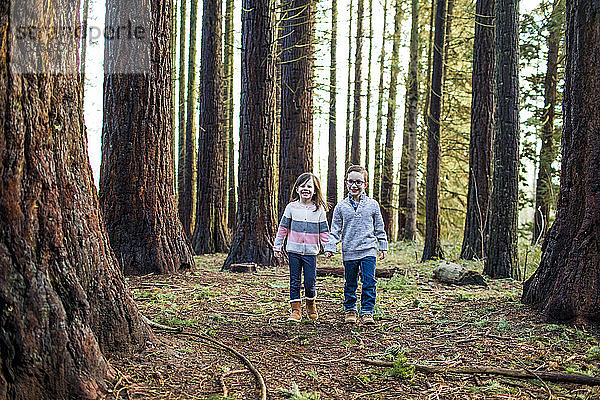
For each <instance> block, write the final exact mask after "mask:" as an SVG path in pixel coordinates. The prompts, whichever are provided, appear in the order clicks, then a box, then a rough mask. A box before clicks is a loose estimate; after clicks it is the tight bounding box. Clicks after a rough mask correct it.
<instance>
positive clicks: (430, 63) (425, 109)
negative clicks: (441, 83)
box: [423, 0, 436, 116]
mask: <svg viewBox="0 0 600 400" xmlns="http://www.w3.org/2000/svg"><path fill="white" fill-rule="evenodd" d="M435 5H436V0H431V7H430V9H429V39H428V41H427V80H426V82H427V90H426V91H425V101H424V102H423V115H424V116H425V115H427V116H428V115H429V107H430V106H431V102H430V100H431V99H430V95H431V69H432V66H433V31H434V28H435V25H434V24H433V22H434V19H435Z"/></svg>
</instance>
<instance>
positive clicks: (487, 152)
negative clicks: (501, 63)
mask: <svg viewBox="0 0 600 400" xmlns="http://www.w3.org/2000/svg"><path fill="white" fill-rule="evenodd" d="M494 7H495V0H477V3H476V6H475V14H476V15H475V40H474V42H473V79H472V87H473V94H472V97H471V138H470V140H469V185H468V189H467V213H466V216H465V230H464V235H463V243H462V249H461V252H460V258H461V259H464V260H472V259H483V257H484V254H485V247H484V246H485V240H486V237H487V227H486V223H487V220H488V218H489V215H488V205H489V201H490V180H491V160H492V137H493V136H494V107H495V104H494V90H495V88H494V83H495V77H496V76H495V70H496V60H495V51H494V43H495V31H494Z"/></svg>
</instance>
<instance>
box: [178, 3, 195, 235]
mask: <svg viewBox="0 0 600 400" xmlns="http://www.w3.org/2000/svg"><path fill="white" fill-rule="evenodd" d="M197 23H198V0H191V2H190V42H189V48H188V82H187V106H186V108H187V110H186V111H187V118H186V122H185V165H184V176H183V178H184V179H183V192H180V194H179V219H180V220H181V224H182V225H183V230H184V232H185V234H186V236H187V237H188V238H191V237H192V232H193V229H194V220H195V218H194V217H195V215H194V214H195V210H196V208H195V207H196V195H197V193H196V179H197V171H196V168H195V166H196V162H197V159H196V156H197V154H196V145H197V141H196V97H197V96H198V88H197V87H196V31H197Z"/></svg>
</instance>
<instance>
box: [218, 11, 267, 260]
mask: <svg viewBox="0 0 600 400" xmlns="http://www.w3.org/2000/svg"><path fill="white" fill-rule="evenodd" d="M273 3H274V1H273V0H261V1H251V0H243V2H242V54H241V57H242V69H241V76H242V86H241V96H242V98H241V103H240V161H239V173H238V179H239V186H238V188H239V194H238V199H239V201H238V205H239V209H238V222H237V232H236V235H235V238H234V240H233V244H232V246H231V250H230V252H229V255H228V257H227V259H226V260H225V263H224V265H223V269H225V270H227V269H228V268H229V266H230V265H231V264H236V263H249V262H254V263H256V264H259V265H269V264H270V263H271V261H272V256H273V250H272V244H273V239H274V233H275V230H276V227H277V225H276V221H275V212H274V203H273V198H272V193H273V187H274V185H273V174H272V169H273V157H272V154H273V143H274V134H273V131H274V127H275V123H274V110H275V85H274V84H275V58H274V57H275V54H274V52H273V49H274V48H275V27H274V22H275V19H274V4H273Z"/></svg>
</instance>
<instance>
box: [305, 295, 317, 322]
mask: <svg viewBox="0 0 600 400" xmlns="http://www.w3.org/2000/svg"><path fill="white" fill-rule="evenodd" d="M306 313H307V314H308V318H310V319H317V318H319V314H318V313H317V305H316V303H315V299H312V300H310V299H306Z"/></svg>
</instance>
